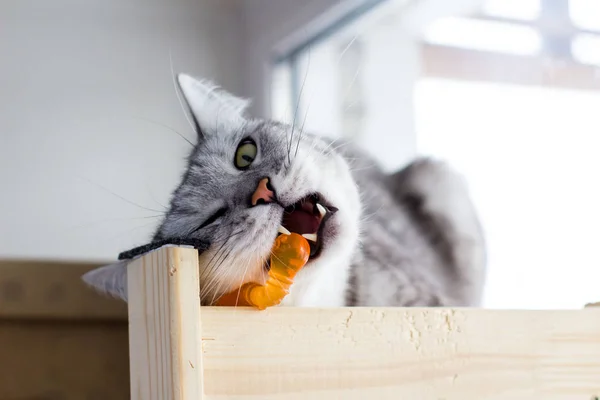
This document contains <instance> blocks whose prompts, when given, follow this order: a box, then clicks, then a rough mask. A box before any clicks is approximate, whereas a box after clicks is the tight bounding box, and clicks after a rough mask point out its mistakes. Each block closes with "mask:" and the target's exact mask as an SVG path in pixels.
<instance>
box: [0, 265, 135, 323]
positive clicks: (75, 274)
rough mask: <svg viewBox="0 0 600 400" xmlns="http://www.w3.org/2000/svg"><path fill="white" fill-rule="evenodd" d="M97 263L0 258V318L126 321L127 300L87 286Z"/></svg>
mask: <svg viewBox="0 0 600 400" xmlns="http://www.w3.org/2000/svg"><path fill="white" fill-rule="evenodd" d="M97 267H99V265H97V264H86V263H81V264H80V263H67V262H58V261H56V262H45V261H21V260H15V261H11V260H2V261H0V318H5V319H6V318H11V319H13V318H16V319H53V320H56V319H70V320H73V319H76V320H99V319H102V320H119V321H127V304H126V303H125V302H123V301H121V300H116V299H113V298H110V297H107V296H105V295H101V294H99V293H97V292H96V291H94V290H93V289H91V288H90V287H88V286H87V285H86V284H85V283H84V282H83V281H82V280H81V276H82V275H83V274H85V273H86V272H88V271H89V270H91V269H93V268H97Z"/></svg>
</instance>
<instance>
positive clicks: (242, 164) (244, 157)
mask: <svg viewBox="0 0 600 400" xmlns="http://www.w3.org/2000/svg"><path fill="white" fill-rule="evenodd" d="M256 152H257V148H256V144H255V143H254V141H253V140H252V139H244V140H243V141H242V142H241V143H240V144H239V146H238V148H237V150H236V151H235V166H236V167H237V168H238V169H246V168H248V167H249V166H250V164H252V162H253V161H254V159H255V158H256Z"/></svg>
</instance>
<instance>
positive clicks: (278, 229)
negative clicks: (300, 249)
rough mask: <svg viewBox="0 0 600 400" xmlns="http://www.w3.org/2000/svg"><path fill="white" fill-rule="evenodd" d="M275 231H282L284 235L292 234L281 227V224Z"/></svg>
mask: <svg viewBox="0 0 600 400" xmlns="http://www.w3.org/2000/svg"><path fill="white" fill-rule="evenodd" d="M277 232H279V233H283V234H284V235H291V234H292V233H291V232H290V231H288V230H287V229H285V228H284V227H283V225H279V228H277Z"/></svg>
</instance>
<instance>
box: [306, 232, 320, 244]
mask: <svg viewBox="0 0 600 400" xmlns="http://www.w3.org/2000/svg"><path fill="white" fill-rule="evenodd" d="M302 237H304V238H305V239H307V240H310V241H311V242H315V243H317V237H318V236H317V234H316V233H305V234H303V235H302Z"/></svg>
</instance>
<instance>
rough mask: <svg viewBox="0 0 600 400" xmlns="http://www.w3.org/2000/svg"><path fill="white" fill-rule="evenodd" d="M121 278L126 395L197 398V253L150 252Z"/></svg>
mask: <svg viewBox="0 0 600 400" xmlns="http://www.w3.org/2000/svg"><path fill="white" fill-rule="evenodd" d="M127 281H128V309H129V356H130V379H131V398H132V399H140V400H192V399H193V400H197V399H203V391H202V389H203V385H202V379H203V375H202V355H201V349H200V345H201V343H200V340H199V339H198V338H200V337H201V331H200V300H199V299H200V290H199V271H198V252H197V251H196V250H195V249H188V248H182V247H163V248H160V249H158V250H155V251H152V252H150V253H148V254H146V255H144V256H143V257H141V258H139V259H137V260H135V261H133V262H131V263H130V264H129V265H128V267H127Z"/></svg>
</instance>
